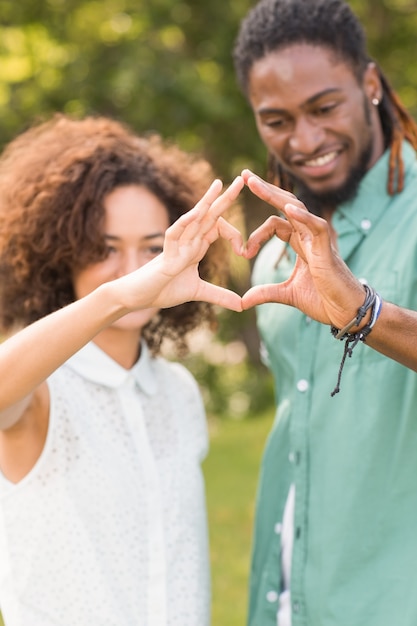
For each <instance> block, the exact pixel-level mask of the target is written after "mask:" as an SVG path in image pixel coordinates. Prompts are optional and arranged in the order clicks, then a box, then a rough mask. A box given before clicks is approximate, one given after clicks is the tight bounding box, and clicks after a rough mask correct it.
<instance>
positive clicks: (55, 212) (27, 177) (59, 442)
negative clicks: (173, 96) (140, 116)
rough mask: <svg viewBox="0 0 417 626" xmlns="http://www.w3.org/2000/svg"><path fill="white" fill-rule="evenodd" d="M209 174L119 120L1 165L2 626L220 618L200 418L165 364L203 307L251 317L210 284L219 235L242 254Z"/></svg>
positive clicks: (75, 130) (73, 129)
mask: <svg viewBox="0 0 417 626" xmlns="http://www.w3.org/2000/svg"><path fill="white" fill-rule="evenodd" d="M211 178H212V172H211V170H210V168H209V166H208V164H207V163H206V162H204V161H202V160H196V159H192V158H191V157H190V156H187V155H185V154H184V153H183V152H182V151H180V150H179V149H178V148H176V147H174V146H167V145H164V144H163V143H162V141H161V140H160V139H158V138H155V137H154V138H148V139H145V138H138V137H136V136H134V135H133V134H132V133H131V132H130V131H129V130H128V129H126V128H125V127H123V126H122V125H121V124H119V123H117V122H115V121H111V120H108V119H105V118H98V119H94V118H86V119H84V120H82V121H76V120H71V119H69V118H67V117H65V116H56V117H55V118H53V119H52V120H51V121H49V122H46V123H44V124H41V125H39V126H38V127H35V128H32V129H30V130H28V131H27V132H25V133H23V134H22V135H21V136H19V137H18V138H16V139H15V140H14V141H13V142H12V143H11V144H10V145H9V146H8V147H7V148H6V150H5V152H4V154H3V156H2V158H1V160H0V285H1V293H0V322H1V329H2V332H3V333H4V334H5V335H7V336H8V338H7V339H6V340H5V341H4V342H3V344H2V345H1V346H0V380H1V381H2V384H1V388H0V429H1V430H0V469H1V473H0V513H1V517H0V520H1V521H0V551H1V555H2V557H1V559H0V606H1V609H2V611H3V615H4V619H5V623H6V626H27V625H28V624H30V625H31V626H38V625H39V626H52V625H53V626H58V625H60V626H62V624H68V625H69V624H71V626H78V625H79V626H85V625H86V624H88V625H89V626H95V625H97V626H106V625H108V626H110V625H115V626H116V625H117V626H133V625H135V626H136V625H137V626H167V625H172V626H174V625H178V626H187V625H189V626H196V624H199V625H204V624H208V623H209V568H208V554H207V552H208V550H207V529H206V513H205V503H204V487H203V481H202V475H201V469H200V462H201V460H202V459H203V458H204V456H205V454H206V450H207V433H206V424H205V416H204V410H203V405H202V400H201V397H200V394H199V391H198V388H197V384H196V382H195V381H194V379H193V378H192V376H191V375H190V374H189V373H188V372H187V371H186V370H185V369H184V368H183V367H182V366H181V365H179V364H177V363H172V362H168V361H166V360H164V359H163V358H161V357H158V356H157V355H158V353H159V351H160V348H161V344H162V341H163V339H164V338H166V337H168V338H169V339H170V340H171V341H172V342H174V344H175V345H176V346H177V347H178V348H179V350H183V349H184V347H185V345H186V344H185V340H186V334H187V332H188V331H190V330H191V329H193V328H195V327H197V326H198V325H199V324H201V323H204V322H207V321H210V320H211V319H212V312H211V308H210V306H209V305H207V304H206V303H205V302H211V303H215V304H220V305H222V306H227V307H229V308H231V309H234V310H241V300H240V297H239V296H237V295H236V294H233V293H232V292H229V291H227V290H225V289H223V288H222V287H220V286H215V285H213V284H211V283H208V282H205V280H204V279H209V280H213V279H215V278H216V276H217V275H218V274H219V271H220V273H221V270H222V269H223V268H224V263H225V252H224V248H223V247H222V246H220V245H219V242H218V241H216V240H217V239H218V237H219V234H220V235H222V236H224V237H225V238H227V239H230V240H231V241H232V244H233V245H234V247H235V248H236V251H237V250H238V249H239V246H240V242H239V236H238V234H237V232H236V231H234V230H233V229H232V228H231V227H230V226H229V225H228V224H227V223H226V222H225V221H224V220H222V219H221V218H220V215H221V213H223V211H224V210H225V209H227V207H228V206H230V205H231V204H232V203H233V202H234V200H235V198H236V196H237V195H238V193H239V191H240V189H241V188H242V185H243V181H242V179H241V178H240V177H239V178H237V179H236V180H235V181H234V182H233V183H232V185H231V186H230V187H229V189H228V190H227V191H226V192H224V194H223V195H220V191H221V183H220V181H215V182H214V183H213V184H212V185H211V186H210V187H209V189H208V191H207V192H206V193H204V191H205V189H207V187H208V180H209V179H211ZM201 196H202V199H201V201H198V200H199V198H200V197H201ZM194 205H196V206H195V208H193V206H194ZM178 218H179V219H178ZM219 218H220V219H219ZM174 222H175V224H174ZM170 225H172V226H170ZM213 242H215V245H214V246H210V244H212V243H213ZM209 246H210V247H209ZM200 261H201V263H200ZM198 270H199V271H200V275H201V278H200V275H199V273H198ZM203 301H205V302H204V303H203ZM184 302H185V303H186V304H183V303H184Z"/></svg>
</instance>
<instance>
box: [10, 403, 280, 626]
mask: <svg viewBox="0 0 417 626" xmlns="http://www.w3.org/2000/svg"><path fill="white" fill-rule="evenodd" d="M271 423H272V409H271V411H267V412H265V413H263V414H262V415H259V416H258V417H256V418H251V419H249V418H246V419H242V420H226V419H223V420H219V419H211V420H210V440H211V449H210V453H209V455H208V457H207V459H206V460H205V462H204V474H205V478H206V488H207V502H208V515H209V526H210V544H211V564H212V593H213V604H212V626H244V624H245V622H246V611H247V587H248V574H249V562H250V552H251V540H252V527H253V515H254V501H255V492H256V485H257V478H258V471H259V464H260V458H261V454H262V450H263V447H264V442H265V439H266V436H267V434H268V432H269V429H270V427H271ZM0 626H4V624H3V621H2V619H1V615H0Z"/></svg>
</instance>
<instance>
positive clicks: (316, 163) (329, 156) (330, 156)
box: [304, 152, 337, 167]
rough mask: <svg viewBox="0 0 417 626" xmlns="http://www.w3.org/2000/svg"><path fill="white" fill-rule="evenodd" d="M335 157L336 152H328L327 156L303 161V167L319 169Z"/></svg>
mask: <svg viewBox="0 0 417 626" xmlns="http://www.w3.org/2000/svg"><path fill="white" fill-rule="evenodd" d="M336 156H337V152H329V153H328V154H324V155H323V156H321V157H318V158H317V159H311V160H310V161H304V165H307V167H320V166H321V165H327V163H330V161H333V159H335V158H336Z"/></svg>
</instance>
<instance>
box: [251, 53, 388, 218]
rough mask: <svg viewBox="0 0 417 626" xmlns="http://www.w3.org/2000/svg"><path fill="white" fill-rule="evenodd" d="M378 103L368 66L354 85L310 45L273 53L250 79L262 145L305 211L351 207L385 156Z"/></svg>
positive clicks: (343, 69) (338, 64)
mask: <svg viewBox="0 0 417 626" xmlns="http://www.w3.org/2000/svg"><path fill="white" fill-rule="evenodd" d="M375 97H376V98H380V97H381V86H380V83H379V78H378V75H377V71H376V69H375V68H374V67H373V66H369V68H368V69H367V70H366V71H365V74H364V77H363V79H362V82H361V83H359V82H358V80H357V78H356V76H355V74H354V73H353V71H352V69H351V67H350V66H349V65H347V64H346V63H344V62H343V61H341V60H339V59H338V58H336V57H335V55H334V54H332V53H331V52H330V51H329V50H328V49H327V48H323V47H320V46H312V45H310V44H296V45H292V46H289V47H286V48H283V49H280V50H278V51H275V52H271V53H269V54H268V55H267V56H265V57H264V58H262V59H260V60H258V61H256V63H255V64H254V65H253V67H252V69H251V71H250V74H249V100H250V103H251V105H252V108H253V111H254V114H255V119H256V124H257V127H258V131H259V134H260V136H261V139H262V141H263V142H264V144H265V145H266V147H267V148H268V150H269V151H270V152H271V154H273V155H274V157H275V158H276V160H277V161H278V162H279V163H280V165H281V166H282V167H283V168H284V169H285V170H286V171H287V172H288V174H289V175H290V177H291V178H292V179H293V180H294V182H295V184H296V187H297V193H300V195H302V196H304V198H305V201H306V202H307V203H308V201H309V199H311V202H312V203H313V204H314V201H316V202H317V203H318V204H319V203H320V201H322V202H324V204H325V205H327V206H329V205H331V204H332V203H336V202H340V201H343V200H346V199H348V197H351V196H352V195H354V193H355V192H356V188H357V185H358V183H359V181H360V179H361V178H362V176H363V174H364V173H365V172H366V170H367V169H369V168H370V167H371V166H372V165H373V164H374V163H375V162H376V161H377V160H378V159H379V157H380V156H381V155H382V153H383V150H384V143H383V135H382V129H381V125H380V121H379V116H378V114H377V111H376V108H375V106H374V105H373V104H371V101H372V98H375ZM303 192H304V193H303ZM304 198H303V199H304ZM307 205H308V204H307ZM309 208H310V207H309ZM313 210H314V209H313Z"/></svg>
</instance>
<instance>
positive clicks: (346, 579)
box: [234, 0, 417, 626]
mask: <svg viewBox="0 0 417 626" xmlns="http://www.w3.org/2000/svg"><path fill="white" fill-rule="evenodd" d="M234 60H235V65H236V70H237V76H238V79H239V81H240V84H241V87H242V89H243V91H244V93H245V94H246V96H247V98H248V100H249V103H250V105H251V107H252V109H253V112H254V115H255V120H256V124H257V127H258V130H259V134H260V137H261V139H262V141H263V142H264V143H265V145H266V147H267V149H268V153H269V156H270V172H269V173H270V181H271V182H274V183H276V184H278V185H280V187H283V188H284V189H286V190H290V191H292V190H293V191H294V192H295V193H296V194H297V196H298V197H299V198H300V199H301V200H302V201H303V202H304V203H305V204H306V206H307V207H308V209H309V210H310V211H311V212H313V213H316V214H317V215H320V216H321V217H322V218H324V219H325V220H326V221H327V223H328V228H329V230H330V232H331V237H332V241H333V243H334V245H335V246H337V248H338V251H339V254H340V257H341V258H342V259H343V260H344V261H345V262H346V263H347V265H348V266H349V268H350V270H351V272H352V273H353V274H354V275H355V276H356V277H357V278H359V279H360V281H361V283H364V284H368V285H370V286H371V287H373V288H374V289H376V291H377V292H378V293H379V294H380V299H379V301H378V302H379V303H380V304H381V299H382V301H387V300H388V301H393V302H396V303H397V304H399V305H400V306H402V307H405V308H407V309H410V310H415V309H417V289H416V287H417V263H416V254H417V199H416V190H417V163H416V155H415V148H416V146H417V130H416V125H415V124H414V122H413V121H412V119H411V117H410V115H409V114H408V113H407V111H406V110H405V109H404V108H403V107H402V105H401V104H400V102H399V100H398V98H397V96H396V95H395V93H394V92H393V91H392V89H391V88H390V86H389V83H388V81H387V80H386V78H385V76H384V75H383V73H382V72H381V70H380V69H379V68H378V67H377V65H376V64H375V63H373V62H372V61H371V60H370V59H369V57H368V54H367V52H366V42H365V36H364V33H363V30H362V28H361V26H360V24H359V23H358V21H357V19H356V18H355V16H354V15H353V14H352V12H351V10H350V9H349V7H348V5H347V4H345V3H344V2H343V1H342V0H261V2H260V3H259V4H258V5H256V6H255V7H254V9H252V11H251V12H250V13H249V14H248V16H247V18H246V19H245V20H244V21H243V23H242V26H241V29H240V32H239V35H238V38H237V42H236V46H235V50H234ZM246 181H247V183H248V184H249V186H250V187H251V188H252V189H253V190H254V191H256V192H257V193H258V195H260V196H261V197H264V199H268V200H269V201H272V203H273V204H275V206H277V207H278V208H280V204H282V203H283V202H282V199H279V200H277V199H276V198H274V197H273V194H272V193H271V192H270V191H268V192H263V191H261V190H260V184H259V185H258V186H257V183H254V181H253V178H251V177H250V176H249V175H246ZM283 204H284V205H285V202H284V203H283ZM290 213H291V210H290ZM255 239H256V236H255ZM261 239H262V237H261ZM284 239H289V240H290V244H292V241H291V237H290V236H289V235H287V237H284ZM294 264H295V253H294V251H293V250H292V248H291V245H287V244H286V243H285V242H284V243H283V242H281V241H280V240H278V239H277V238H274V239H272V240H271V241H270V242H269V243H268V244H267V245H266V246H265V247H264V248H263V250H262V251H261V253H260V255H259V257H258V260H257V262H256V265H255V268H254V275H253V278H254V283H255V284H257V285H260V284H263V283H266V284H276V283H281V282H283V281H286V280H287V279H288V278H290V277H291V278H290V280H289V282H288V283H285V286H284V289H286V290H287V300H286V301H287V302H289V303H291V304H293V305H294V306H296V307H298V308H300V309H301V310H296V309H294V308H290V307H286V306H283V305H282V304H277V303H272V304H263V305H262V306H260V307H259V309H258V324H259V329H260V333H261V336H262V339H263V342H264V344H265V347H266V351H267V355H268V363H269V365H270V367H271V369H272V372H273V374H274V379H275V385H276V397H277V402H278V407H277V415H276V420H275V423H274V427H273V429H272V432H271V434H270V437H269V439H268V444H267V446H266V450H265V455H264V459H263V466H262V472H261V480H260V485H259V491H258V503H257V517H256V527H255V540H254V548H253V563H252V572H251V599H250V609H249V623H250V625H251V626H268V625H271V626H272V625H275V624H277V623H278V624H279V626H286V625H287V624H292V626H393V625H394V624H395V626H415V624H417V599H416V596H415V594H414V593H413V590H412V588H411V582H410V581H412V580H413V577H414V570H415V563H416V562H417V532H416V527H417V479H416V476H417V454H416V450H417V416H416V408H415V407H416V406H417V377H416V375H415V373H414V372H413V371H411V370H410V369H407V368H405V367H404V366H402V365H399V364H398V363H397V362H395V361H393V360H390V359H386V358H385V357H383V356H382V355H380V354H379V353H378V352H377V351H374V350H369V349H367V348H365V347H364V346H362V345H360V344H359V345H358V346H357V347H355V350H354V351H353V354H352V358H351V359H349V358H348V359H347V360H346V363H345V367H344V370H343V378H342V381H341V391H340V393H338V394H336V395H334V397H331V391H332V389H334V388H335V386H336V389H335V390H337V388H338V387H337V385H336V383H337V380H338V369H339V363H340V361H341V358H342V354H343V344H342V343H340V341H337V340H335V339H334V338H333V337H332V335H331V334H330V332H329V329H328V328H326V326H324V325H322V324H319V323H316V322H315V321H312V319H311V317H310V316H309V315H306V314H305V313H306V312H307V311H306V308H305V307H303V306H302V300H303V297H305V293H304V294H303V292H302V291H301V292H299V294H301V295H299V296H296V295H295V290H296V287H297V285H298V286H300V285H302V281H301V280H300V276H301V277H302V272H303V271H305V267H304V268H303V267H301V266H300V263H298V265H297V267H296V268H295V270H294ZM293 272H294V273H293ZM350 286H351V285H347V289H350ZM259 289H261V290H262V289H264V290H265V289H266V288H259ZM271 289H272V290H273V288H271V287H268V288H267V289H266V290H267V291H268V292H269V295H271ZM282 289H283V288H282V287H281V294H282ZM291 291H292V293H290V292H291ZM368 291H369V290H368ZM260 293H261V292H259V290H258V295H257V296H256V292H255V295H253V294H254V292H252V296H251V295H250V294H248V295H247V296H246V297H245V298H246V301H245V299H244V302H245V306H248V305H249V304H250V302H251V297H252V302H255V301H256V300H257V301H258V302H261V301H265V300H266V299H270V298H264V299H263V300H262V296H260V295H259V294H260ZM289 293H290V295H288V294H289ZM348 293H350V291H348ZM353 293H354V294H355V297H354V299H353V301H352V304H351V306H350V307H349V306H347V303H346V302H344V303H342V305H341V307H340V309H339V320H340V324H339V325H338V328H339V329H340V328H343V325H342V323H343V322H345V324H346V325H347V324H348V323H349V322H350V321H351V320H352V319H353V320H354V319H355V316H356V314H357V310H358V308H359V307H360V306H361V304H362V302H363V300H365V290H363V292H362V294H360V292H358V291H357V287H355V289H354V292H353ZM372 293H374V292H373V291H372ZM276 295H279V294H278V292H276ZM274 299H275V300H277V301H278V300H280V297H276V298H274ZM291 300H292V301H291ZM283 301H285V300H283ZM375 302H376V300H375V299H374V300H373V303H372V309H371V310H370V311H367V317H366V318H364V320H363V323H365V324H368V325H370V323H371V322H370V321H369V315H371V317H372V321H373V324H374V325H375V328H377V325H378V319H376V318H377V316H378V315H379V313H380V312H381V309H380V306H378V310H376V309H375ZM302 311H304V313H303V312H302ZM383 316H386V313H385V310H384V304H382V312H381V320H382V317H383ZM320 321H324V320H320ZM385 323H386V322H384V324H385ZM359 327H360V324H358V327H357V329H358V328H359ZM357 329H356V330H357ZM359 329H360V328H359ZM352 330H353V331H354V330H355V328H353V329H352ZM375 333H376V331H375ZM335 334H337V330H336V332H335ZM369 337H370V338H371V337H372V333H371V334H370V335H369ZM339 382H340V381H339Z"/></svg>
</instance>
